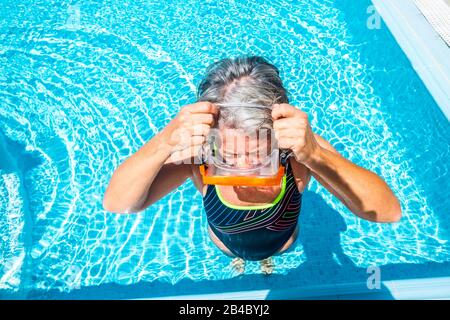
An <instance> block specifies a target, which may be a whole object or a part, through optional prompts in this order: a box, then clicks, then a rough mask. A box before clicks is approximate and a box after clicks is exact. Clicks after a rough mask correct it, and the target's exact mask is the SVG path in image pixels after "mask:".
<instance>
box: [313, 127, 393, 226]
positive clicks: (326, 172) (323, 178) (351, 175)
mask: <svg viewBox="0 0 450 320" xmlns="http://www.w3.org/2000/svg"><path fill="white" fill-rule="evenodd" d="M314 136H315V138H316V141H317V142H318V144H319V147H318V148H317V149H316V150H315V152H314V153H313V154H312V155H311V157H310V158H309V159H308V160H307V161H305V162H304V165H305V166H306V167H308V168H309V169H310V170H311V173H312V175H313V177H314V178H315V179H316V180H317V181H319V182H320V183H321V184H322V185H323V186H324V187H325V188H327V190H328V191H330V192H331V193H332V194H334V195H335V196H336V197H337V198H338V199H339V200H341V202H342V203H344V204H345V205H346V206H347V208H349V209H350V210H351V211H352V212H353V213H354V214H356V215H357V216H359V217H361V218H364V219H366V220H369V221H374V222H396V221H399V220H400V218H401V207H400V203H399V201H398V199H397V198H396V196H395V195H394V193H393V192H392V190H391V189H390V188H389V186H388V185H387V184H386V182H384V181H383V180H382V179H381V178H380V177H379V176H377V175H376V174H375V173H373V172H371V171H369V170H366V169H364V168H361V167H359V166H357V165H356V164H354V163H352V162H350V161H349V160H347V159H345V158H344V157H342V156H341V155H340V154H339V153H338V152H337V151H336V150H335V149H334V148H333V147H332V146H331V144H330V143H329V142H328V141H326V140H325V139H323V138H322V137H320V136H318V135H314Z"/></svg>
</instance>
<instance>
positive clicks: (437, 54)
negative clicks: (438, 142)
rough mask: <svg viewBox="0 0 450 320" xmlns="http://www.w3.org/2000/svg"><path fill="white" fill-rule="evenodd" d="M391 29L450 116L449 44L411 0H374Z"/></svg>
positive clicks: (435, 97) (430, 90)
mask: <svg viewBox="0 0 450 320" xmlns="http://www.w3.org/2000/svg"><path fill="white" fill-rule="evenodd" d="M371 1H372V3H373V4H374V6H375V8H376V10H377V12H378V13H379V14H380V16H381V17H382V18H383V21H384V22H385V23H386V25H387V27H388V28H389V30H390V32H391V33H392V35H393V36H394V38H395V39H396V41H397V43H398V44H399V46H400V47H401V48H402V50H403V52H404V53H405V54H406V56H407V57H408V59H409V60H410V62H411V64H412V66H413V68H414V70H415V71H416V72H417V74H418V75H419V77H420V79H421V80H422V81H423V83H424V84H425V86H426V87H427V89H428V91H429V92H430V94H431V95H432V96H433V98H434V100H435V101H436V104H437V105H438V106H439V108H440V109H441V111H442V112H443V113H444V115H445V116H446V117H447V119H448V120H450V89H449V88H450V47H448V46H447V44H446V43H445V42H444V40H443V39H442V38H441V37H440V36H439V34H438V33H437V32H436V31H435V30H434V29H433V27H432V26H431V25H430V23H429V22H428V21H427V19H426V18H425V16H423V14H422V13H421V12H420V11H419V9H418V8H417V7H416V5H415V4H414V2H413V1H412V0H396V1H384V0H371Z"/></svg>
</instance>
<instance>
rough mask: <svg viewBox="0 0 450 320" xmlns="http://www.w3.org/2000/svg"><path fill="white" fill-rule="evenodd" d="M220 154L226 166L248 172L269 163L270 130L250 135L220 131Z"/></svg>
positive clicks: (241, 131) (241, 132) (233, 130)
mask: <svg viewBox="0 0 450 320" xmlns="http://www.w3.org/2000/svg"><path fill="white" fill-rule="evenodd" d="M220 138H221V139H220V140H221V143H220V144H219V146H218V153H219V154H220V157H221V160H222V161H223V162H224V164H225V165H226V166H231V167H233V168H235V169H242V170H248V169H252V168H257V167H260V166H261V165H264V164H266V163H267V159H268V157H270V154H271V152H272V150H271V136H270V130H267V129H263V130H259V131H258V133H255V134H249V133H245V132H244V131H243V130H238V129H229V128H225V129H222V130H221V131H220Z"/></svg>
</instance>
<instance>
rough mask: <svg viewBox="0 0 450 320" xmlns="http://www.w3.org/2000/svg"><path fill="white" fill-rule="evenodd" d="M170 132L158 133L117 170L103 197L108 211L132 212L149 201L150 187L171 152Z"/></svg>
mask: <svg viewBox="0 0 450 320" xmlns="http://www.w3.org/2000/svg"><path fill="white" fill-rule="evenodd" d="M166 136H167V132H165V131H164V130H163V131H161V132H159V133H158V134H157V135H156V136H154V137H153V138H152V139H151V140H149V141H148V142H147V143H146V144H145V145H144V146H142V147H141V148H140V149H139V150H138V151H137V152H136V153H134V154H133V155H132V156H131V157H129V158H128V159H127V160H125V162H123V163H122V164H121V165H120V166H119V167H118V168H117V169H116V171H115V172H114V174H113V176H112V177H111V180H110V182H109V185H108V188H107V189H106V192H105V195H104V198H103V207H104V208H105V209H106V210H107V211H111V212H117V213H126V212H132V211H134V210H135V208H138V207H140V206H141V205H142V203H143V202H144V201H145V200H146V197H147V193H148V190H149V188H150V186H151V185H152V182H153V180H154V179H155V177H156V175H157V174H158V172H159V170H160V169H161V167H162V166H163V165H164V163H165V161H166V160H167V159H168V157H169V156H170V153H171V148H170V145H169V144H167V143H166V139H167V138H166Z"/></svg>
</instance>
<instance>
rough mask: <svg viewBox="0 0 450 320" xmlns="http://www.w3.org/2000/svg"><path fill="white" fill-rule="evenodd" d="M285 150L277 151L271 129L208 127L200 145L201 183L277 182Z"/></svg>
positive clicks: (252, 184) (267, 183)
mask: <svg viewBox="0 0 450 320" xmlns="http://www.w3.org/2000/svg"><path fill="white" fill-rule="evenodd" d="M287 157H288V155H287V152H285V151H283V152H280V150H279V149H278V145H277V141H276V139H275V136H274V133H273V130H272V129H265V128H262V129H258V130H255V131H253V132H249V131H248V130H245V131H244V130H240V129H224V130H220V129H211V130H210V132H209V134H208V136H207V138H206V142H205V144H204V145H203V149H202V160H203V164H202V165H201V166H200V173H201V175H202V179H203V183H205V184H214V185H229V186H277V185H280V184H281V182H282V179H283V176H284V174H285V168H284V164H285V163H283V162H282V161H281V160H284V159H286V160H287Z"/></svg>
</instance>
